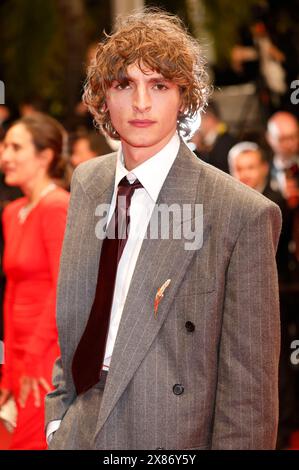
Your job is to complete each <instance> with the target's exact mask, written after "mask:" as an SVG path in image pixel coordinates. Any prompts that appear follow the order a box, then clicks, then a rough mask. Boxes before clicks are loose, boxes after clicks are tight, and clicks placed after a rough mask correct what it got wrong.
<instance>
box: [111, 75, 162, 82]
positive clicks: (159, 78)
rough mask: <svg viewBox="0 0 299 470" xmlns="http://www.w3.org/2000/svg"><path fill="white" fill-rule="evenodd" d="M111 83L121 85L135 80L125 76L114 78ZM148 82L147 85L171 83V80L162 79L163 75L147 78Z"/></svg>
mask: <svg viewBox="0 0 299 470" xmlns="http://www.w3.org/2000/svg"><path fill="white" fill-rule="evenodd" d="M113 81H116V82H119V83H123V82H134V81H135V80H134V78H133V77H130V75H125V76H123V77H120V78H115V79H114V80H113ZM148 82H149V83H161V82H171V80H170V79H168V78H165V77H163V75H158V76H155V77H151V78H149V79H148Z"/></svg>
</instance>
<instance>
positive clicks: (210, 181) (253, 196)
mask: <svg viewBox="0 0 299 470" xmlns="http://www.w3.org/2000/svg"><path fill="white" fill-rule="evenodd" d="M197 160H198V161H197V162H196V164H197V166H198V169H199V170H200V171H201V175H202V176H201V180H202V181H204V184H205V188H206V191H207V192H208V193H209V197H210V198H212V201H213V203H214V205H215V206H217V207H219V204H221V206H222V208H223V210H224V211H225V210H226V209H227V210H230V211H231V210H232V211H233V212H234V213H235V214H236V213H237V212H238V211H242V213H247V214H249V213H250V214H254V212H255V211H258V212H259V211H262V210H263V209H267V208H272V209H274V211H277V210H278V211H279V207H278V205H277V204H276V203H275V202H273V201H271V200H270V199H268V198H267V197H265V196H264V195H263V194H261V193H260V192H258V191H256V190H254V189H252V188H250V187H249V186H247V185H245V184H243V183H241V182H240V181H238V180H237V179H235V178H234V177H232V176H231V175H229V174H227V173H225V172H223V171H222V170H219V169H218V168H216V167H214V166H212V165H210V164H208V163H206V162H204V161H202V160H200V159H198V158H197Z"/></svg>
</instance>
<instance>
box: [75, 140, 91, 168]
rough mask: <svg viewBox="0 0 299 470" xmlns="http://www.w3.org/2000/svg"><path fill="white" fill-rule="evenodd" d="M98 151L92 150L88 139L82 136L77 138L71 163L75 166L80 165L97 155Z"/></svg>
mask: <svg viewBox="0 0 299 470" xmlns="http://www.w3.org/2000/svg"><path fill="white" fill-rule="evenodd" d="M96 155H97V154H96V152H94V151H93V150H91V148H90V145H89V142H88V139H85V138H81V139H78V140H76V142H75V143H74V145H73V151H72V155H71V163H72V165H73V167H76V166H78V165H79V164H80V163H82V162H86V161H87V160H90V159H91V158H93V157H96Z"/></svg>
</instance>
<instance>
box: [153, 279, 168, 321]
mask: <svg viewBox="0 0 299 470" xmlns="http://www.w3.org/2000/svg"><path fill="white" fill-rule="evenodd" d="M170 282H171V279H167V281H165V282H164V284H162V286H161V287H159V289H158V290H157V293H156V297H155V302H154V316H155V318H157V314H158V307H159V303H160V301H161V299H162V298H163V297H164V291H165V289H167V287H168V286H169V284H170Z"/></svg>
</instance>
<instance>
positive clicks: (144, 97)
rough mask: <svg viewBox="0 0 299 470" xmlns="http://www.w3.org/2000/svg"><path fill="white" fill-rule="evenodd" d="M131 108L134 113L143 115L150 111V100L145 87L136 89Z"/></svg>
mask: <svg viewBox="0 0 299 470" xmlns="http://www.w3.org/2000/svg"><path fill="white" fill-rule="evenodd" d="M133 107H134V108H135V110H136V111H139V112H140V113H144V112H146V111H149V110H150V109H151V98H150V95H149V92H148V90H147V89H146V88H145V87H143V86H142V87H137V88H136V90H135V93H134V95H133Z"/></svg>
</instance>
